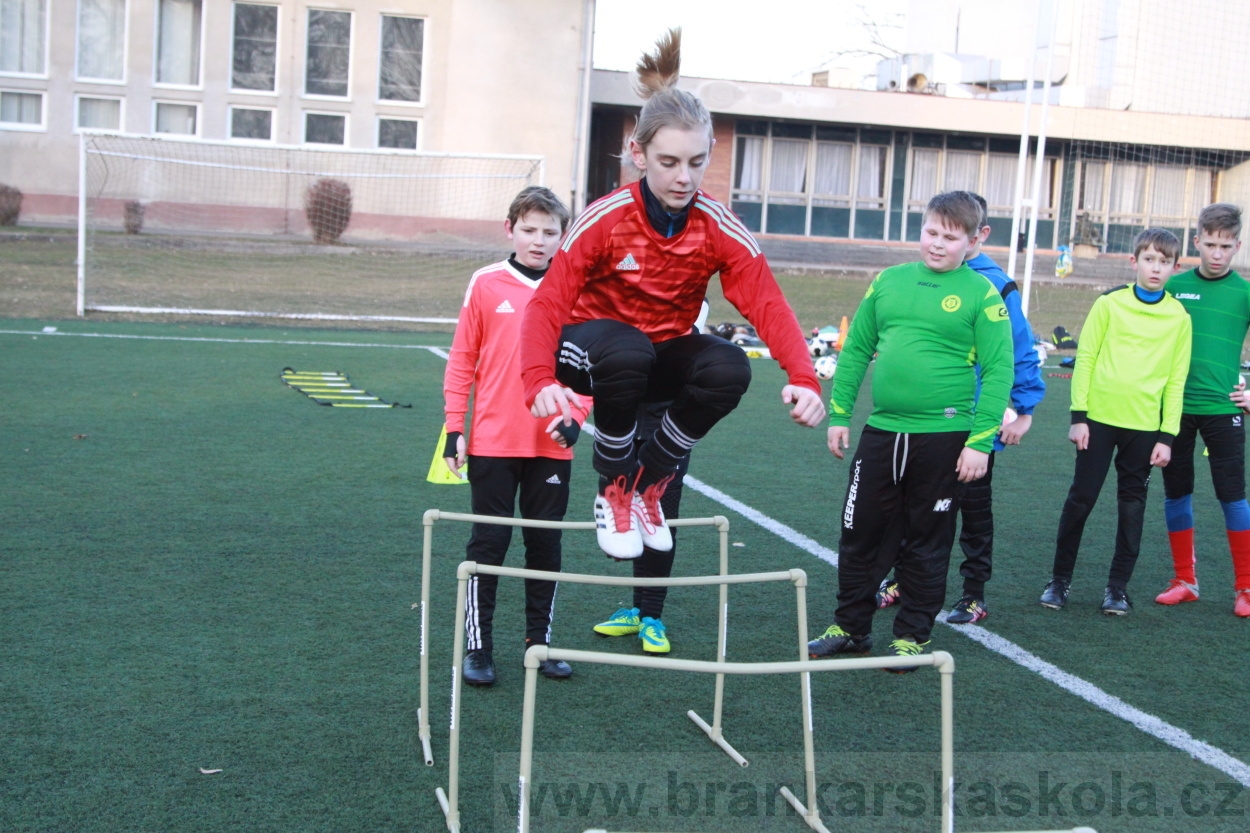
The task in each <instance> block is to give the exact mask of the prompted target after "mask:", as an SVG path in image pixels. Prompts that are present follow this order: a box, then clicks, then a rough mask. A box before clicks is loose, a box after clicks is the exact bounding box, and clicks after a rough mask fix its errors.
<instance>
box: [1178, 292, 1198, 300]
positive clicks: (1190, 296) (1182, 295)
mask: <svg viewBox="0 0 1250 833" xmlns="http://www.w3.org/2000/svg"><path fill="white" fill-rule="evenodd" d="M1176 297H1177V298H1179V299H1182V300H1185V301H1201V300H1202V296H1201V295H1200V294H1198V293H1197V292H1177V293H1176Z"/></svg>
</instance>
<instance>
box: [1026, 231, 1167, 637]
mask: <svg viewBox="0 0 1250 833" xmlns="http://www.w3.org/2000/svg"><path fill="white" fill-rule="evenodd" d="M1180 248H1181V244H1180V241H1179V240H1177V239H1176V235H1174V234H1172V232H1170V231H1167V230H1166V229H1158V228H1151V229H1146V230H1145V231H1143V232H1142V233H1141V234H1139V235H1137V238H1136V239H1135V240H1134V241H1133V256H1132V257H1131V258H1129V263H1131V264H1132V266H1133V269H1134V271H1135V272H1136V275H1137V282H1136V283H1135V284H1129V285H1126V286H1121V287H1118V288H1116V289H1112V290H1110V291H1108V292H1105V293H1103V295H1101V296H1100V297H1099V298H1098V300H1096V301H1094V306H1093V307H1092V308H1091V309H1090V311H1089V316H1088V317H1087V318H1086V319H1085V326H1084V327H1083V328H1082V330H1081V341H1080V347H1078V348H1077V351H1076V369H1075V370H1074V371H1073V374H1072V427H1071V429H1069V431H1068V439H1069V440H1071V441H1072V442H1073V443H1075V444H1076V472H1075V474H1074V475H1073V477H1072V486H1071V487H1070V488H1069V489H1068V498H1067V500H1066V501H1065V502H1064V504H1063V514H1062V515H1061V516H1060V518H1059V533H1058V536H1057V537H1056V541H1055V562H1054V567H1053V568H1052V570H1051V574H1052V578H1051V580H1050V582H1049V583H1048V584H1047V585H1046V590H1045V592H1043V593H1042V597H1041V599H1039V602H1040V603H1041V605H1042V606H1043V607H1049V608H1052V609H1054V610H1059V609H1061V608H1063V607H1064V606H1065V605H1067V603H1068V592H1069V589H1070V587H1071V584H1072V573H1073V568H1074V567H1075V566H1076V556H1077V551H1078V550H1079V549H1080V547H1081V534H1082V533H1083V532H1084V530H1085V521H1086V520H1087V519H1088V518H1089V513H1090V512H1091V511H1093V508H1094V504H1095V503H1096V502H1097V501H1098V493H1099V492H1100V491H1101V490H1102V484H1103V481H1104V480H1105V479H1106V477H1107V469H1108V468H1109V467H1110V465H1111V460H1112V457H1113V456H1114V458H1115V470H1116V479H1117V497H1118V500H1119V523H1118V524H1117V526H1116V535H1115V555H1114V556H1112V559H1111V570H1110V573H1109V575H1108V576H1107V589H1106V591H1105V592H1104V594H1103V600H1102V612H1103V613H1105V614H1107V615H1109V616H1123V615H1124V614H1126V613H1128V611H1129V608H1130V607H1132V603H1131V602H1130V601H1129V597H1128V593H1127V590H1126V588H1127V587H1128V582H1129V579H1130V578H1132V576H1133V566H1134V565H1135V564H1136V563H1137V554H1138V552H1139V550H1140V549H1141V530H1142V520H1143V515H1144V513H1145V509H1146V489H1147V486H1148V484H1149V481H1150V467H1151V466H1166V465H1167V464H1168V461H1169V460H1170V459H1171V456H1172V441H1173V438H1175V437H1176V434H1177V432H1178V431H1179V430H1180V422H1181V400H1182V397H1183V395H1184V392H1185V376H1186V375H1187V374H1188V373H1189V353H1190V331H1191V328H1190V323H1189V314H1188V313H1187V312H1185V308H1184V307H1183V306H1181V304H1180V302H1179V301H1177V300H1176V299H1175V298H1173V297H1172V296H1171V295H1169V294H1167V293H1166V292H1164V290H1163V287H1164V284H1166V283H1167V281H1168V279H1169V278H1171V277H1172V273H1173V271H1174V270H1175V268H1176V258H1177V257H1178V256H1179V255H1180Z"/></svg>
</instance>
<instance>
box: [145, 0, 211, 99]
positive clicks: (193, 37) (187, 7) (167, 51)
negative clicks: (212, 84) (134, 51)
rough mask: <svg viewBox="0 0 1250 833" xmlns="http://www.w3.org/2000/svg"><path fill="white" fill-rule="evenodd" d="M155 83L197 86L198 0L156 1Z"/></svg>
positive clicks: (199, 8) (198, 45)
mask: <svg viewBox="0 0 1250 833" xmlns="http://www.w3.org/2000/svg"><path fill="white" fill-rule="evenodd" d="M157 8H158V11H157V28H156V33H157V34H156V83H158V84H180V85H183V86H188V87H194V86H198V85H199V83H200V32H201V29H202V26H201V20H202V18H203V8H202V6H201V0H160V5H159V6H158V7H157Z"/></svg>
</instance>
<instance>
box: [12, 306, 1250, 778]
mask: <svg viewBox="0 0 1250 833" xmlns="http://www.w3.org/2000/svg"><path fill="white" fill-rule="evenodd" d="M0 335H28V336H78V337H80V338H121V339H138V340H147V341H200V342H218V343H223V344H296V345H310V346H320V347H380V348H384V349H409V350H428V351H429V352H431V353H433V354H434V355H436V356H439V357H440V358H442V359H446V358H447V352H446V350H445V349H444V348H441V347H434V346H429V345H417V344H367V343H355V342H335V341H287V340H284V339H235V338H195V337H189V336H138V335H121V334H113V333H62V332H55V333H45V332H40V331H25V330H0ZM586 430H587V432H588V433H589V434H590V435H591V436H593V435H594V427H593V426H592V425H587V426H586ZM685 483H686V484H687V485H689V486H690V487H691V488H693V489H694V490H695V491H697V492H699V493H700V494H703V495H704V496H706V497H708V498H709V499H711V500H713V501H714V502H716V503H719V504H721V505H722V506H724V507H726V508H727V509H730V510H732V511H734V512H737V513H738V514H739V515H742V516H743V517H744V518H746V519H747V520H749V521H751V522H752V523H755V524H757V525H759V526H761V527H763V528H764V529H766V530H768V531H769V532H771V533H773V534H774V535H776V536H778V537H779V538H781V539H782V540H784V541H787V542H789V543H791V544H793V545H794V546H795V547H797V548H798V549H801V550H803V551H804V552H806V553H809V554H811V555H814V556H816V557H817V558H819V559H820V560H821V561H824V562H825V563H827V564H829V565H831V566H833V567H837V565H838V554H837V553H836V552H834V551H833V550H831V549H829V548H828V547H825V546H822V545H821V544H819V543H818V542H816V541H814V540H813V539H811V538H809V537H807V536H806V535H804V534H802V533H801V532H799V531H798V530H795V529H792V528H791V527H789V526H786V525H785V524H783V523H781V522H780V521H777V520H774V519H773V518H770V517H768V516H767V515H765V514H764V513H763V512H760V511H759V510H757V509H753V508H752V507H750V506H747V505H746V504H744V503H742V502H741V501H739V500H736V499H734V498H732V497H730V496H729V495H727V494H725V493H724V492H722V491H720V490H719V489H716V488H714V487H712V486H709V485H707V484H706V483H704V482H703V481H701V480H699V479H698V478H695V477H692V476H691V475H689V474H687V475H686V477H685ZM945 618H946V617H945V613H943V615H942V616H940V617H939V619H938V621H940V622H942V623H943V624H945ZM948 627H950V628H951V629H952V630H953V631H955V632H956V633H960V634H962V635H964V636H966V637H967V638H969V639H971V640H973V641H974V642H976V643H978V644H980V645H981V646H983V647H985V648H988V649H989V650H991V651H993V652H994V653H996V654H999V655H1000V656H1002V657H1005V658H1007V659H1009V660H1011V661H1012V662H1014V663H1016V664H1017V665H1019V666H1021V667H1023V668H1027V669H1028V670H1030V671H1032V672H1033V673H1035V674H1038V675H1039V676H1041V677H1042V678H1043V679H1045V680H1048V681H1049V682H1052V683H1054V684H1055V685H1057V686H1059V687H1060V688H1062V689H1063V690H1064V691H1067V692H1069V693H1070V694H1074V695H1076V696H1077V697H1080V698H1081V699H1082V700H1084V701H1085V702H1087V703H1089V704H1090V705H1092V706H1094V707H1095V708H1098V709H1101V710H1103V711H1105V712H1107V713H1108V714H1111V715H1113V716H1115V717H1118V718H1120V719H1121V720H1124V721H1125V722H1127V723H1129V724H1131V725H1133V726H1135V727H1136V728H1138V729H1140V730H1141V731H1143V732H1145V733H1146V734H1148V735H1151V736H1152V737H1155V738H1157V739H1159V740H1161V741H1163V742H1164V743H1166V744H1167V745H1168V746H1171V747H1173V748H1175V749H1179V750H1180V751H1182V752H1185V753H1186V754H1188V755H1190V756H1191V757H1193V758H1194V759H1196V760H1198V761H1201V762H1202V763H1204V764H1206V765H1207V766H1210V767H1212V768H1214V769H1217V770H1219V771H1220V772H1223V773H1224V774H1225V775H1227V776H1229V777H1230V778H1232V779H1233V780H1235V781H1237V782H1238V783H1240V784H1242V785H1244V786H1247V787H1250V764H1246V763H1245V762H1244V761H1241V760H1239V759H1237V758H1234V757H1233V756H1232V755H1229V754H1228V753H1227V752H1225V751H1223V750H1222V749H1219V748H1218V747H1215V746H1212V745H1211V744H1209V743H1206V742H1205V741H1201V740H1198V739H1197V738H1195V737H1194V736H1193V735H1191V734H1189V733H1188V732H1186V731H1185V730H1184V729H1181V728H1179V727H1176V726H1173V725H1172V724H1170V723H1168V722H1167V721H1165V720H1162V719H1161V718H1158V717H1155V716H1154V715H1152V714H1149V713H1147V712H1144V711H1142V710H1141V709H1138V708H1137V707H1135V706H1131V705H1129V704H1128V703H1126V702H1124V701H1123V700H1121V699H1120V698H1119V697H1116V696H1115V695H1113V694H1108V693H1107V692H1105V691H1103V690H1102V689H1101V688H1099V687H1098V686H1096V685H1094V684H1093V683H1090V682H1086V681H1085V680H1083V679H1081V678H1080V677H1077V676H1075V675H1073V674H1069V673H1068V672H1066V671H1064V670H1062V669H1060V668H1058V667H1057V666H1055V665H1053V664H1051V663H1049V662H1046V661H1045V660H1044V659H1042V658H1040V657H1038V656H1035V655H1034V654H1031V653H1029V652H1028V651H1026V650H1024V649H1023V648H1021V647H1020V646H1019V645H1016V644H1015V643H1014V642H1011V641H1010V640H1007V639H1004V638H1003V637H1001V636H998V635H997V634H994V633H992V632H990V631H988V630H986V629H985V628H983V627H980V626H978V625H959V626H954V625H948Z"/></svg>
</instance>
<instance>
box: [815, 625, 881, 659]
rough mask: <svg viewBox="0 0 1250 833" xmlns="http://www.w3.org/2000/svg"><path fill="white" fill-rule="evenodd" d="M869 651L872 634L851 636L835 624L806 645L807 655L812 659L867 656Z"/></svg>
mask: <svg viewBox="0 0 1250 833" xmlns="http://www.w3.org/2000/svg"><path fill="white" fill-rule="evenodd" d="M871 650H872V634H870V633H866V634H864V635H863V636H852V635H851V634H849V633H847V632H846V631H844V630H842V629H841V628H840V627H838V626H837V625H836V624H834V625H830V626H829V627H828V628H827V629H826V630H825V632H824V633H822V634H821V635H820V636H819V637H818V638H816V639H813V640H812V641H811V642H809V643H807V654H808V656H810V657H811V658H812V659H821V658H823V657H832V656H837V655H838V654H867V653H868V652H870V651H871Z"/></svg>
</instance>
